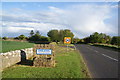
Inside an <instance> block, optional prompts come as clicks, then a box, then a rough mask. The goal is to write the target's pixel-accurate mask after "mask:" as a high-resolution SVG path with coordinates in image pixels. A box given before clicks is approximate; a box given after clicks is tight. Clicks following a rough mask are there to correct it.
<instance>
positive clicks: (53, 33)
mask: <svg viewBox="0 0 120 80" xmlns="http://www.w3.org/2000/svg"><path fill="white" fill-rule="evenodd" d="M47 35H48V36H49V37H50V39H51V41H55V42H58V41H59V33H58V30H50V31H49V32H48V33H47Z"/></svg>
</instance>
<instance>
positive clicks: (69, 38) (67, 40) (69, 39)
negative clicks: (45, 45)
mask: <svg viewBox="0 0 120 80" xmlns="http://www.w3.org/2000/svg"><path fill="white" fill-rule="evenodd" d="M70 43H71V37H64V44H67V52H68V44H70Z"/></svg>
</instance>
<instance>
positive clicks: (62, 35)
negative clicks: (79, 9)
mask: <svg viewBox="0 0 120 80" xmlns="http://www.w3.org/2000/svg"><path fill="white" fill-rule="evenodd" d="M59 40H60V41H62V42H63V40H64V30H60V31H59Z"/></svg>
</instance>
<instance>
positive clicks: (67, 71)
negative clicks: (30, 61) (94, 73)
mask: <svg viewBox="0 0 120 80" xmlns="http://www.w3.org/2000/svg"><path fill="white" fill-rule="evenodd" d="M66 50H67V49H66V47H59V46H56V48H55V52H56V54H55V60H56V67H52V68H44V67H42V68H41V67H32V66H26V65H14V66H12V67H10V68H7V69H5V70H4V71H3V73H2V75H3V78H89V76H88V75H87V73H86V67H85V65H84V63H83V62H82V58H81V56H80V54H79V53H78V51H76V50H74V49H73V48H68V52H67V51H66Z"/></svg>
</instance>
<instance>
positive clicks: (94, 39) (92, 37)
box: [90, 32, 99, 43]
mask: <svg viewBox="0 0 120 80" xmlns="http://www.w3.org/2000/svg"><path fill="white" fill-rule="evenodd" d="M98 35H99V33H98V32H95V33H93V34H92V35H90V42H91V43H97V42H99V36H98Z"/></svg>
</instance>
